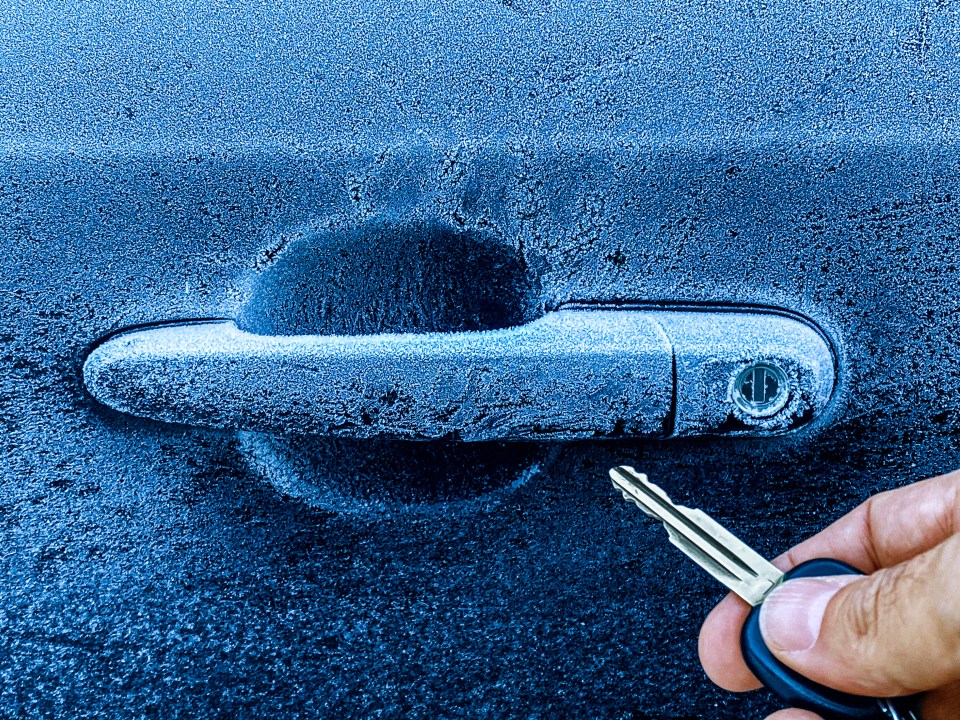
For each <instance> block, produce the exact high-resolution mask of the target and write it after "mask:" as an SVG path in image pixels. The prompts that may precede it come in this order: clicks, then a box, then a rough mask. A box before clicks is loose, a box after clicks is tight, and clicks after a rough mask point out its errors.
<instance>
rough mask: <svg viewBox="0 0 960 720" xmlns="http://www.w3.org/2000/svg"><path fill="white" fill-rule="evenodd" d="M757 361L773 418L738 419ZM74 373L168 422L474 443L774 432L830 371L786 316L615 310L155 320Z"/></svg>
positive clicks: (823, 392)
mask: <svg viewBox="0 0 960 720" xmlns="http://www.w3.org/2000/svg"><path fill="white" fill-rule="evenodd" d="M678 358H679V361H680V362H678ZM756 358H765V359H766V364H765V365H764V367H773V365H772V364H771V361H774V360H775V361H776V362H778V363H779V364H780V365H781V366H783V367H785V368H789V370H790V375H791V377H792V378H793V389H792V393H791V396H790V404H789V406H787V400H786V398H783V401H782V403H781V406H780V408H778V409H783V412H782V413H781V414H780V415H779V416H778V417H776V418H769V417H768V416H769V414H770V413H761V414H760V416H759V419H758V417H756V414H754V415H749V414H748V415H746V416H744V415H743V414H738V412H737V406H736V405H735V404H734V403H733V402H731V400H730V395H729V389H728V383H729V381H728V377H729V373H730V372H731V371H732V370H734V369H736V368H739V367H741V366H743V365H744V364H745V363H753V364H752V365H751V367H756V364H755V360H756ZM678 365H680V368H679V369H677V366H678ZM778 372H779V373H780V375H781V376H783V378H784V381H783V386H784V387H785V386H786V375H785V374H784V372H783V371H782V370H778ZM83 374H84V379H85V383H86V386H87V389H88V390H90V392H91V394H92V395H93V396H94V397H96V398H97V399H98V400H100V401H101V402H103V403H105V404H107V405H109V406H110V407H112V408H114V409H116V410H120V411H123V412H126V413H130V414H132V415H136V416H139V417H145V418H151V419H155V420H163V421H166V422H174V423H180V424H185V425H198V426H201V427H211V428H223V429H231V430H237V429H242V430H254V431H258V432H264V433H276V434H300V435H305V434H310V435H319V436H337V437H349V438H375V437H394V438H406V439H413V440H425V439H443V438H449V439H454V440H458V441H473V442H480V441H491V440H518V439H526V440H536V439H541V440H542V439H547V440H550V441H561V440H578V439H599V438H630V437H666V436H670V435H738V436H749V435H761V436H762V435H773V434H778V433H782V432H785V431H788V430H793V429H796V428H798V427H800V426H802V425H805V424H807V423H810V422H812V421H814V420H816V418H817V417H818V416H819V415H820V414H821V413H822V412H823V411H824V410H825V408H826V407H827V405H828V404H829V401H830V398H831V395H832V393H833V389H834V385H835V378H836V376H835V368H834V363H833V356H832V353H831V348H830V346H829V345H828V344H827V343H826V342H825V341H824V339H823V338H822V337H821V336H820V334H819V333H818V332H817V331H816V329H815V328H813V327H811V325H810V324H809V323H806V322H803V321H801V320H799V319H795V318H788V317H784V316H782V315H777V314H773V313H770V312H749V311H741V312H709V311H702V312H696V311H689V310H688V311H679V310H678V311H672V312H663V311H659V312H650V311H643V310H616V309H594V310H574V309H571V310H559V311H556V312H550V313H546V314H545V315H544V316H543V317H540V318H538V319H536V320H533V321H532V322H529V323H525V324H522V325H518V326H516V327H509V328H501V329H495V330H486V331H482V332H458V333H452V332H448V333H439V332H435V333H390V334H376V335H354V336H340V335H333V336H331V335H273V336H264V335H260V334H255V333H250V332H245V331H243V330H240V329H239V328H237V326H236V325H235V324H234V323H231V322H217V323H192V324H166V325H161V326H157V327H152V328H138V329H136V330H134V331H131V332H127V333H121V334H119V335H116V336H114V337H111V338H109V339H108V340H106V341H105V342H104V343H102V344H99V345H98V346H97V347H96V348H95V349H94V350H93V352H92V353H91V354H90V356H89V357H88V358H87V360H86V362H85V363H84V369H83Z"/></svg>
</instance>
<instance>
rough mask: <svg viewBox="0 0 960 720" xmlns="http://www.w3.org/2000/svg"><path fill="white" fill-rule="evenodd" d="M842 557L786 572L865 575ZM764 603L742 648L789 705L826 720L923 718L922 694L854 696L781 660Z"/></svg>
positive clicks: (753, 669) (796, 575)
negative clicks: (765, 631)
mask: <svg viewBox="0 0 960 720" xmlns="http://www.w3.org/2000/svg"><path fill="white" fill-rule="evenodd" d="M862 574H863V573H861V572H860V571H859V570H857V569H856V568H854V567H851V566H850V565H847V564H846V563H844V562H840V561H839V560H829V559H817V560H808V561H807V562H805V563H801V564H800V565H797V567H795V568H793V569H792V570H790V571H788V572H787V573H786V574H785V578H784V579H785V580H791V579H794V578H805V577H826V576H830V575H862ZM760 607H761V606H760V605H758V606H756V607H754V608H753V609H752V610H751V611H750V615H749V616H747V621H746V622H745V623H744V625H743V630H742V631H741V632H740V649H741V651H742V652H743V659H744V660H745V661H746V663H747V667H749V668H750V670H751V672H753V674H754V675H756V676H757V679H758V680H759V681H760V682H762V683H763V684H764V685H765V686H766V687H767V688H768V689H770V690H772V691H773V692H774V693H776V694H777V695H778V696H779V697H780V698H781V699H782V700H783V701H784V702H785V703H786V704H787V705H788V706H789V707H795V708H800V709H802V710H810V711H811V712H815V713H817V714H819V715H820V716H821V717H823V718H824V719H825V720H847V719H850V720H898V718H899V719H902V720H910V719H911V718H913V719H914V720H919V718H920V710H919V705H920V696H918V695H912V696H909V697H899V698H883V699H881V698H873V697H865V696H863V695H851V694H849V693H843V692H840V691H839V690H834V689H832V688H829V687H826V686H825V685H820V684H819V683H815V682H813V681H812V680H809V679H807V678H805V677H804V676H803V675H801V674H800V673H798V672H796V671H794V670H791V669H790V668H788V667H787V666H786V665H784V664H783V663H781V662H780V661H779V660H777V658H776V657H775V656H774V654H773V653H772V652H770V650H769V649H768V648H767V646H766V644H765V643H764V642H763V637H762V636H761V635H760Z"/></svg>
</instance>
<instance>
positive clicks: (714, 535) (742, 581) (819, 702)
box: [610, 467, 920, 720]
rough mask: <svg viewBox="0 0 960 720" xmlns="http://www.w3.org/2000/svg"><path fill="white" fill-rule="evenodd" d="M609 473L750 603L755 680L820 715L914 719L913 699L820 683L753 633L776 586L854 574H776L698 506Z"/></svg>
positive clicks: (831, 719)
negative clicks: (686, 504) (872, 694)
mask: <svg viewBox="0 0 960 720" xmlns="http://www.w3.org/2000/svg"><path fill="white" fill-rule="evenodd" d="M610 478H611V479H612V480H613V486H614V487H615V488H616V489H617V490H619V491H620V492H621V493H622V494H623V497H624V499H625V500H627V501H629V502H632V503H634V504H635V505H636V506H637V507H639V508H640V509H641V510H643V512H645V513H646V514H647V515H650V516H651V517H654V518H656V519H657V520H659V521H661V522H662V523H663V525H664V527H665V528H666V530H667V534H668V535H669V536H670V542H671V543H673V544H674V545H676V546H677V547H678V548H680V549H681V550H682V551H683V552H684V554H686V555H687V557H689V558H690V559H691V560H693V561H694V562H695V563H697V565H699V566H700V567H702V568H703V569H704V570H706V571H707V572H708V573H710V574H711V575H713V577H715V578H716V579H717V580H719V581H720V582H721V583H723V584H724V585H725V586H726V587H728V588H729V589H730V590H732V591H733V592H735V593H736V594H737V595H739V596H740V597H741V598H743V599H744V600H745V601H746V602H747V603H749V604H750V605H751V606H752V610H751V611H750V614H749V615H748V617H747V621H746V622H745V623H744V626H743V631H742V632H741V634H740V649H741V651H742V652H743V658H744V660H745V661H746V663H747V666H748V667H749V668H750V670H751V671H752V672H753V674H754V675H756V676H757V678H758V679H759V680H760V682H762V683H763V684H764V685H765V686H766V687H767V688H768V689H770V690H772V691H773V692H775V693H776V694H777V695H779V696H780V699H781V700H783V701H784V702H786V703H787V705H788V706H789V707H796V708H801V709H804V710H811V711H813V712H816V713H818V714H819V715H821V716H822V717H823V718H825V719H826V720H848V719H854V720H920V710H919V696H910V697H905V698H904V697H901V698H871V697H864V696H862V695H851V694H848V693H841V692H839V691H838V690H834V689H832V688H828V687H826V686H824V685H820V684H818V683H815V682H813V681H812V680H809V679H807V678H805V677H803V676H802V675H800V674H799V673H797V672H795V671H793V670H791V669H790V668H788V667H787V666H786V665H784V664H782V663H781V662H780V661H779V660H777V659H776V657H775V656H774V655H773V653H772V652H770V650H769V649H768V648H767V646H766V645H765V644H764V642H763V637H762V636H761V635H760V624H759V616H760V605H761V603H763V601H764V599H765V598H766V597H767V595H769V594H770V592H771V591H772V590H773V589H774V588H775V587H777V586H778V585H780V583H782V582H784V581H786V580H790V579H792V578H800V577H823V576H828V575H851V574H854V575H860V574H862V573H860V571H858V570H857V569H856V568H853V567H851V566H850V565H847V564H846V563H843V562H840V561H839V560H831V559H826V558H825V559H816V560H810V561H808V562H805V563H801V564H800V565H798V566H797V567H795V568H793V569H792V570H789V571H788V572H786V573H784V572H781V571H780V570H778V569H777V568H776V567H775V566H774V565H773V564H772V563H770V562H769V561H767V560H766V559H765V558H764V557H763V556H761V555H759V554H758V553H756V552H754V551H753V550H752V549H750V547H748V546H747V544H746V543H744V542H743V541H741V540H739V539H738V538H737V537H736V536H734V535H733V534H732V533H731V532H730V531H729V530H727V529H726V528H724V527H723V526H722V525H720V523H718V522H717V521H716V520H714V519H713V518H711V517H710V516H709V515H707V514H706V513H705V512H703V511H702V510H697V509H693V508H687V507H683V506H682V505H675V504H674V503H673V502H672V501H671V500H670V498H669V497H668V496H667V494H666V493H665V492H664V491H663V490H661V489H660V488H659V487H657V486H656V485H654V484H653V483H652V482H650V481H649V480H647V476H646V475H643V474H642V473H638V472H637V471H636V470H634V469H633V468H632V467H616V468H613V469H612V470H610Z"/></svg>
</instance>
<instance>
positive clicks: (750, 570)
mask: <svg viewBox="0 0 960 720" xmlns="http://www.w3.org/2000/svg"><path fill="white" fill-rule="evenodd" d="M610 478H611V479H612V480H613V486H614V487H615V488H617V490H619V491H620V492H621V493H623V497H624V499H625V500H628V501H630V502H632V503H634V504H636V505H637V507H639V508H640V509H641V510H643V511H644V512H645V513H647V515H650V516H652V517H655V518H657V519H658V520H660V521H661V522H662V523H663V526H664V527H665V528H666V529H667V534H668V535H669V536H670V542H672V543H673V544H674V545H676V546H677V547H678V548H680V549H681V550H683V552H684V553H686V555H687V556H688V557H689V558H690V559H691V560H693V561H694V562H695V563H697V565H699V566H700V567H702V568H703V569H704V570H706V571H707V572H708V573H710V574H711V575H713V576H714V577H715V578H716V579H717V580H719V581H720V582H721V583H723V584H724V585H726V586H727V587H728V588H730V589H731V590H733V591H734V592H735V593H736V594H737V595H739V596H740V597H742V598H743V599H744V600H746V601H747V602H748V603H750V604H751V605H759V604H760V603H761V602H763V599H764V598H765V597H766V596H767V595H768V594H769V593H770V591H771V590H773V588H775V587H776V586H777V585H779V584H780V582H781V581H782V580H783V573H782V572H780V571H779V570H777V568H776V567H774V566H773V565H772V564H771V563H770V562H768V561H767V560H766V559H764V558H763V557H762V556H760V555H758V554H757V553H756V552H754V551H753V550H751V549H750V547H749V546H747V544H746V543H744V542H743V541H741V540H739V539H737V538H736V537H735V536H734V535H733V534H731V533H730V531H728V530H726V529H725V528H724V527H723V526H722V525H720V523H718V522H717V521H716V520H714V519H713V518H711V517H710V516H709V515H707V514H706V513H705V512H703V511H702V510H693V509H690V508H686V507H683V506H682V505H674V504H673V502H672V501H671V500H670V498H669V497H667V494H666V493H665V492H664V491H663V490H661V489H660V488H659V487H657V486H656V485H654V484H653V483H652V482H650V481H649V480H647V476H646V475H644V474H642V473H638V472H637V471H636V470H634V469H633V468H632V467H616V468H613V469H612V470H610Z"/></svg>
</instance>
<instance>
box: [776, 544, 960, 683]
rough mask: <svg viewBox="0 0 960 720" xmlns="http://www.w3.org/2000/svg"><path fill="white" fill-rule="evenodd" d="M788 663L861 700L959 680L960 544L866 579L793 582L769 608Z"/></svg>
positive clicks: (779, 647) (781, 656)
mask: <svg viewBox="0 0 960 720" xmlns="http://www.w3.org/2000/svg"><path fill="white" fill-rule="evenodd" d="M760 632H761V633H762V635H763V639H764V642H766V644H767V646H768V647H769V648H770V650H771V651H772V652H773V653H774V655H776V656H777V657H778V658H779V659H780V660H781V662H783V663H784V664H786V665H787V666H789V667H791V668H793V669H794V670H796V671H797V672H799V673H800V674H802V675H804V676H806V677H808V678H810V679H811V680H814V681H816V682H819V683H821V684H823V685H827V686H829V687H833V688H836V689H838V690H842V691H844V692H849V693H855V694H858V695H878V696H889V695H901V694H907V693H913V692H919V691H922V690H930V689H932V688H936V687H941V686H943V685H946V684H947V683H949V682H952V681H956V680H958V679H960V535H955V536H953V537H951V538H949V539H948V540H946V541H944V542H943V543H941V544H940V545H938V546H936V547H935V548H933V549H932V550H929V551H927V552H925V553H923V554H922V555H917V556H916V557H914V558H912V559H911V560H909V561H907V562H904V563H901V564H900V565H896V566H894V567H891V568H885V569H883V570H878V571H877V572H875V573H874V574H872V575H869V576H867V577H856V576H844V577H831V578H809V579H798V580H790V581H788V582H786V583H784V584H783V585H782V586H781V587H779V588H777V589H776V590H774V591H773V592H772V593H771V594H770V597H768V598H767V599H766V600H765V601H764V603H763V605H761V607H760Z"/></svg>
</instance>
